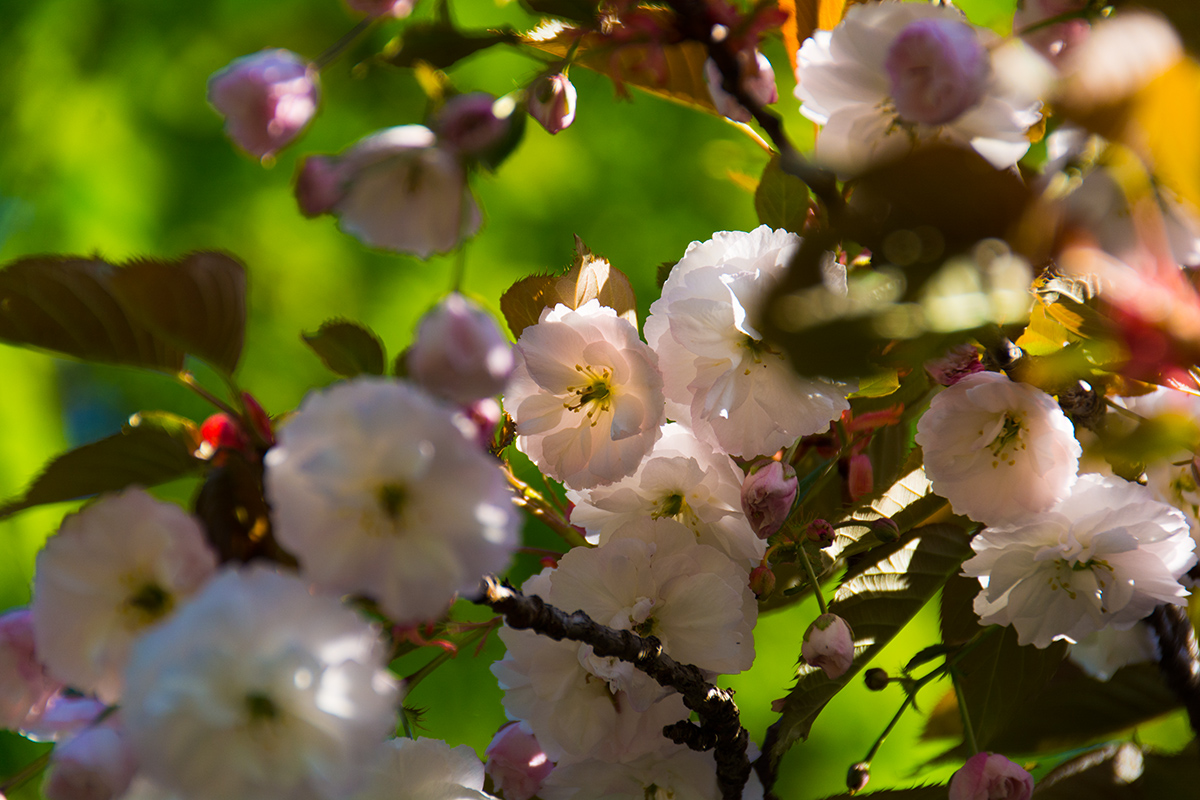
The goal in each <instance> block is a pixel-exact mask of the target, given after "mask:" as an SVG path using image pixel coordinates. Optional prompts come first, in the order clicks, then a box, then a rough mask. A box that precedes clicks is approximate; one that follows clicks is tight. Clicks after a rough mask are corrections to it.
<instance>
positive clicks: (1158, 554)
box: [963, 473, 1196, 647]
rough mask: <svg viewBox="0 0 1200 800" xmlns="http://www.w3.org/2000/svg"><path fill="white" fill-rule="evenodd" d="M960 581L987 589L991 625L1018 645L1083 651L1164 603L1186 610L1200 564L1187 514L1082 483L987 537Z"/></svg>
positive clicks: (1111, 487) (977, 542)
mask: <svg viewBox="0 0 1200 800" xmlns="http://www.w3.org/2000/svg"><path fill="white" fill-rule="evenodd" d="M971 547H972V548H973V549H974V550H975V554H976V555H975V557H974V558H971V559H970V560H968V561H967V562H966V563H964V564H963V574H964V575H967V576H968V577H972V578H978V579H979V582H980V584H981V586H982V587H983V590H982V591H981V592H980V593H979V595H978V596H976V598H975V613H976V614H978V615H979V617H980V620H981V622H982V624H984V625H993V624H995V625H1011V626H1013V627H1014V628H1015V629H1016V631H1017V640H1018V641H1019V642H1020V643H1021V644H1030V643H1032V644H1034V645H1036V646H1037V647H1047V646H1049V645H1050V643H1051V642H1054V641H1057V640H1060V639H1065V640H1067V641H1070V642H1078V641H1079V640H1081V639H1082V638H1083V637H1085V636H1087V635H1089V634H1091V633H1095V632H1096V631H1098V630H1101V629H1102V628H1104V627H1106V626H1110V625H1111V626H1113V627H1115V628H1118V629H1125V628H1129V627H1132V626H1133V625H1134V624H1135V623H1137V621H1138V620H1140V619H1142V618H1143V617H1145V616H1146V615H1148V614H1149V613H1150V612H1151V611H1153V610H1154V607H1155V606H1157V605H1160V604H1163V603H1169V604H1174V605H1182V604H1184V603H1186V602H1187V601H1186V598H1187V594H1188V593H1187V590H1186V589H1184V588H1183V586H1181V585H1180V583H1179V577H1180V576H1181V575H1183V573H1184V572H1186V571H1187V570H1188V568H1190V567H1191V566H1192V565H1193V564H1195V563H1196V557H1195V555H1194V554H1193V552H1192V550H1193V547H1194V543H1193V541H1192V538H1191V536H1189V535H1188V528H1187V521H1186V520H1184V518H1183V514H1182V513H1181V512H1180V511H1179V510H1178V509H1174V508H1171V507H1170V506H1168V505H1167V504H1165V503H1160V502H1158V501H1157V500H1155V499H1154V498H1153V496H1152V495H1151V493H1150V490H1149V489H1147V488H1146V487H1144V486H1139V485H1137V484H1135V483H1128V482H1127V481H1123V480H1121V479H1120V478H1108V477H1103V476H1100V475H1095V474H1090V473H1089V474H1087V475H1081V476H1080V477H1079V480H1078V482H1077V483H1076V484H1075V487H1074V489H1073V490H1072V492H1071V494H1070V495H1069V496H1068V497H1066V498H1064V499H1063V500H1062V502H1060V503H1058V504H1057V505H1056V506H1054V507H1053V508H1052V509H1051V510H1049V511H1047V512H1046V513H1044V514H1041V515H1039V516H1037V517H1033V518H1032V519H1030V520H1028V521H1026V522H1024V523H1017V524H1013V525H1007V526H997V527H989V528H985V529H984V530H983V531H982V532H981V533H980V534H979V535H977V536H976V537H975V538H974V539H973V540H972V541H971Z"/></svg>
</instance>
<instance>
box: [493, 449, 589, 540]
mask: <svg viewBox="0 0 1200 800" xmlns="http://www.w3.org/2000/svg"><path fill="white" fill-rule="evenodd" d="M504 474H505V476H506V477H507V478H508V483H509V485H511V486H512V487H513V489H515V490H516V494H515V495H514V496H513V505H515V506H516V507H517V508H523V509H525V510H526V511H528V512H529V513H530V514H531V515H532V516H534V517H535V518H537V519H539V520H541V521H542V522H544V523H545V524H546V526H547V527H548V528H550V529H551V530H552V531H554V532H555V533H557V534H558V535H559V537H561V538H562V540H563V541H564V542H566V543H567V544H568V545H570V546H571V547H591V544H590V543H589V542H588V540H587V539H585V538H584V537H583V534H581V533H580V532H579V531H577V530H576V529H575V526H574V525H572V524H571V523H569V522H567V520H566V519H564V518H563V515H562V513H561V512H560V511H559V510H558V509H556V508H555V507H554V506H553V505H551V503H550V502H549V501H548V500H547V499H546V497H545V496H544V495H543V494H542V493H541V492H539V491H538V490H537V489H534V488H533V487H532V486H530V485H529V484H528V483H526V482H525V481H523V480H521V479H520V478H518V477H517V476H516V475H515V474H514V473H513V471H512V467H511V466H509V465H508V464H505V465H504Z"/></svg>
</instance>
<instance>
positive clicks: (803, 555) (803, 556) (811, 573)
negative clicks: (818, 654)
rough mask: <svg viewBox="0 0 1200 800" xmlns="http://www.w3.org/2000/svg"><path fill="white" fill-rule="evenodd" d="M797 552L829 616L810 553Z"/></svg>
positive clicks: (818, 602)
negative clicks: (809, 556)
mask: <svg viewBox="0 0 1200 800" xmlns="http://www.w3.org/2000/svg"><path fill="white" fill-rule="evenodd" d="M796 552H797V553H799V554H800V563H801V564H803V565H804V574H805V575H807V576H808V583H809V585H810V586H812V590H813V595H814V596H816V598H817V605H818V606H820V607H821V613H822V614H828V613H829V607H828V606H827V605H825V597H824V595H822V594H821V584H820V582H819V581H818V580H817V573H816V571H815V570H813V565H812V562H811V561H809V560H808V553H806V552H804V547H803V546H802V545H801V546H798V547H797V548H796ZM868 760H870V759H868Z"/></svg>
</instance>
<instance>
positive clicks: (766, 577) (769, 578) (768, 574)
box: [750, 564, 775, 600]
mask: <svg viewBox="0 0 1200 800" xmlns="http://www.w3.org/2000/svg"><path fill="white" fill-rule="evenodd" d="M750 591H752V592H754V596H755V597H757V598H759V599H760V600H761V599H762V598H764V597H767V596H768V595H770V594H771V592H773V591H775V573H774V572H772V571H771V568H770V567H769V566H767V565H766V564H760V565H759V566H757V567H755V568H754V569H753V570H751V571H750Z"/></svg>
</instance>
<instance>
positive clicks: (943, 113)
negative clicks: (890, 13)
mask: <svg viewBox="0 0 1200 800" xmlns="http://www.w3.org/2000/svg"><path fill="white" fill-rule="evenodd" d="M884 68H885V69H886V70H887V74H888V78H889V80H890V81H891V95H892V100H893V101H895V103H896V111H897V113H899V115H900V117H901V118H902V119H904V120H905V121H906V122H913V123H920V124H925V125H944V124H946V123H947V122H952V121H953V120H955V119H957V118H958V117H959V116H960V115H961V114H962V113H963V112H964V111H966V110H967V109H968V108H971V107H972V106H974V105H976V104H977V103H978V102H979V101H980V100H981V99H982V98H983V94H984V92H985V91H986V90H987V86H988V81H989V80H990V78H991V74H992V73H991V62H990V61H989V59H988V54H987V51H986V50H984V48H983V45H981V44H980V43H979V37H978V36H977V35H976V33H975V29H974V28H972V27H971V26H970V25H968V24H966V23H965V22H958V21H956V20H952V19H944V18H940V17H932V18H930V17H927V18H924V19H918V20H916V21H915V22H911V23H909V24H908V25H907V26H906V27H905V28H904V30H902V31H900V34H899V35H898V36H897V37H896V38H895V39H894V40H893V41H892V46H891V47H890V48H889V49H888V53H887V59H886V60H885V61H884Z"/></svg>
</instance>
